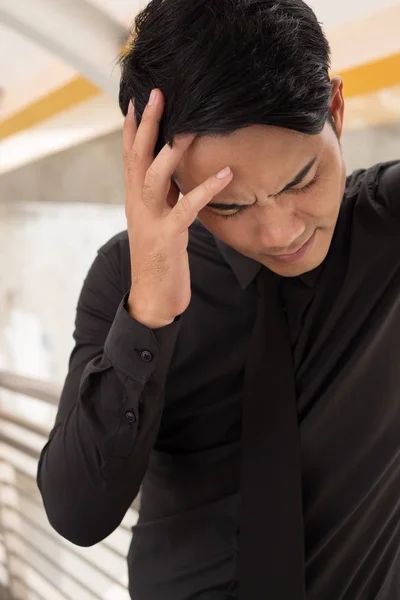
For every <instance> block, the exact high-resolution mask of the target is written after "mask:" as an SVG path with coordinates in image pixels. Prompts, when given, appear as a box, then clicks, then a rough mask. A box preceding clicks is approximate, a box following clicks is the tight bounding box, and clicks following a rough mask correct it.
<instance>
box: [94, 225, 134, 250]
mask: <svg viewBox="0 0 400 600" xmlns="http://www.w3.org/2000/svg"><path fill="white" fill-rule="evenodd" d="M127 250H129V239H128V231H127V230H126V229H125V230H124V231H121V232H120V233H117V234H116V235H114V236H113V237H112V238H111V239H110V240H108V242H106V243H105V244H103V246H101V248H99V252H101V253H102V254H106V255H108V254H116V253H118V252H126V251H127Z"/></svg>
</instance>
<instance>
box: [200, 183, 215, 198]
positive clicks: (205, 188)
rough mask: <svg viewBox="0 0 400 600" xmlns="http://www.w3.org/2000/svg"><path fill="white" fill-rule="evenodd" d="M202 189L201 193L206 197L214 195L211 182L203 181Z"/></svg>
mask: <svg viewBox="0 0 400 600" xmlns="http://www.w3.org/2000/svg"><path fill="white" fill-rule="evenodd" d="M200 189H201V192H202V193H203V194H204V195H205V196H212V195H213V193H214V190H213V187H212V184H211V182H210V181H203V183H202V184H201V185H200Z"/></svg>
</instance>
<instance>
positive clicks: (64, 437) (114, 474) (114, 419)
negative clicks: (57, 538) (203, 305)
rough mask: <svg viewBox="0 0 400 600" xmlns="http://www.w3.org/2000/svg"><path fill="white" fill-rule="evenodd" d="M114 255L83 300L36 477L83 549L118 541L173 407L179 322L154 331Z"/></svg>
mask: <svg viewBox="0 0 400 600" xmlns="http://www.w3.org/2000/svg"><path fill="white" fill-rule="evenodd" d="M120 281H121V276H120V265H118V260H117V257H116V256H114V254H113V252H112V251H109V252H107V253H105V252H103V251H102V250H100V251H99V253H98V255H97V257H96V259H95V261H94V263H93V265H92V267H91V268H90V270H89V273H88V275H87V277H86V279H85V282H84V284H83V288H82V291H81V294H80V297H79V301H78V306H77V311H76V321H75V331H74V340H75V346H74V348H73V351H72V353H71V357H70V361H69V370H68V375H67V378H66V381H65V384H64V387H63V390H62V394H61V399H60V403H59V407H58V412H57V416H56V420H55V424H54V427H53V429H52V431H51V432H50V435H49V439H48V442H47V444H46V445H45V447H44V448H43V450H42V452H41V455H40V460H39V465H38V473H37V483H38V487H39V489H40V491H41V494H42V498H43V502H44V506H45V510H46V513H47V517H48V519H49V521H50V523H51V525H52V526H53V527H54V528H55V529H56V530H57V531H58V533H59V534H60V535H62V536H63V537H65V538H67V539H68V540H69V541H71V542H72V543H75V544H77V545H81V546H90V545H93V544H95V543H97V542H99V541H101V540H102V539H104V538H105V537H107V536H108V535H109V534H111V533H112V532H113V531H114V530H115V529H116V527H117V526H118V525H119V524H120V522H121V521H122V519H123V517H124V515H125V513H126V511H127V510H128V508H129V507H130V505H131V504H132V502H133V501H134V499H135V497H136V496H137V494H138V491H139V488H140V485H141V482H142V479H143V477H144V474H145V471H146V468H147V463H148V459H149V454H150V451H151V449H152V447H153V445H154V442H155V440H156V437H157V434H158V430H159V426H160V421H161V415H162V411H163V406H164V385H165V379H166V376H167V372H168V368H169V364H170V361H171V358H172V355H173V352H174V347H175V343H176V339H177V335H178V332H179V329H180V318H178V319H176V320H175V322H174V323H172V324H171V325H169V326H167V327H164V328H161V329H157V330H151V329H148V328H147V327H145V326H144V325H142V324H141V323H139V322H137V321H136V320H135V319H133V318H132V317H131V316H130V314H129V313H128V311H127V308H126V302H127V296H128V294H129V292H128V291H125V293H124V292H123V291H122V290H121V286H120V285H119V283H120Z"/></svg>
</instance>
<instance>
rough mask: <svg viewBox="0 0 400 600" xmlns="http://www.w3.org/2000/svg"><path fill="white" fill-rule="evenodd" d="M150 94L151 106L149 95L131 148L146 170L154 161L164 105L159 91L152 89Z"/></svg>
mask: <svg viewBox="0 0 400 600" xmlns="http://www.w3.org/2000/svg"><path fill="white" fill-rule="evenodd" d="M152 92H154V95H155V96H154V101H153V104H150V100H151V94H150V97H149V101H148V103H147V105H146V108H145V109H144V112H143V116H142V120H141V122H140V125H139V127H138V130H137V133H136V137H135V141H134V144H133V148H132V150H133V152H134V154H135V156H136V157H137V158H138V159H139V162H140V163H141V166H142V167H143V168H144V169H146V170H147V169H148V168H149V167H150V165H151V163H152V162H153V160H154V149H155V146H156V144H157V140H158V136H159V132H160V122H161V118H162V114H163V111H164V105H165V100H164V96H163V94H162V92H161V90H159V89H154V90H152Z"/></svg>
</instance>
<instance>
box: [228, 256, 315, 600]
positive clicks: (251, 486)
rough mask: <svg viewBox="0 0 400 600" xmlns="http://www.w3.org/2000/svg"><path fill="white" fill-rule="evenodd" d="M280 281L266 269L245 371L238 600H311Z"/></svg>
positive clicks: (292, 386) (260, 281)
mask: <svg viewBox="0 0 400 600" xmlns="http://www.w3.org/2000/svg"><path fill="white" fill-rule="evenodd" d="M280 281H281V279H280V277H279V276H277V275H275V274H274V273H272V272H271V271H269V270H268V269H266V268H262V269H261V271H260V274H259V276H258V280H257V291H258V306H257V317H256V321H255V326H254V330H253V334H252V340H251V348H250V351H249V356H248V361H247V364H246V374H245V387H244V402H243V438H242V441H243V455H242V488H241V490H242V491H241V494H242V514H241V525H240V538H239V539H240V544H239V597H240V600H305V582H304V530H303V514H302V493H301V463H300V436H299V426H298V416H297V407H296V392H295V383H294V372H293V365H292V355H291V347H290V341H289V334H288V327H287V322H286V317H285V314H284V310H283V305H282V302H281V300H280V293H279V285H280Z"/></svg>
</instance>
